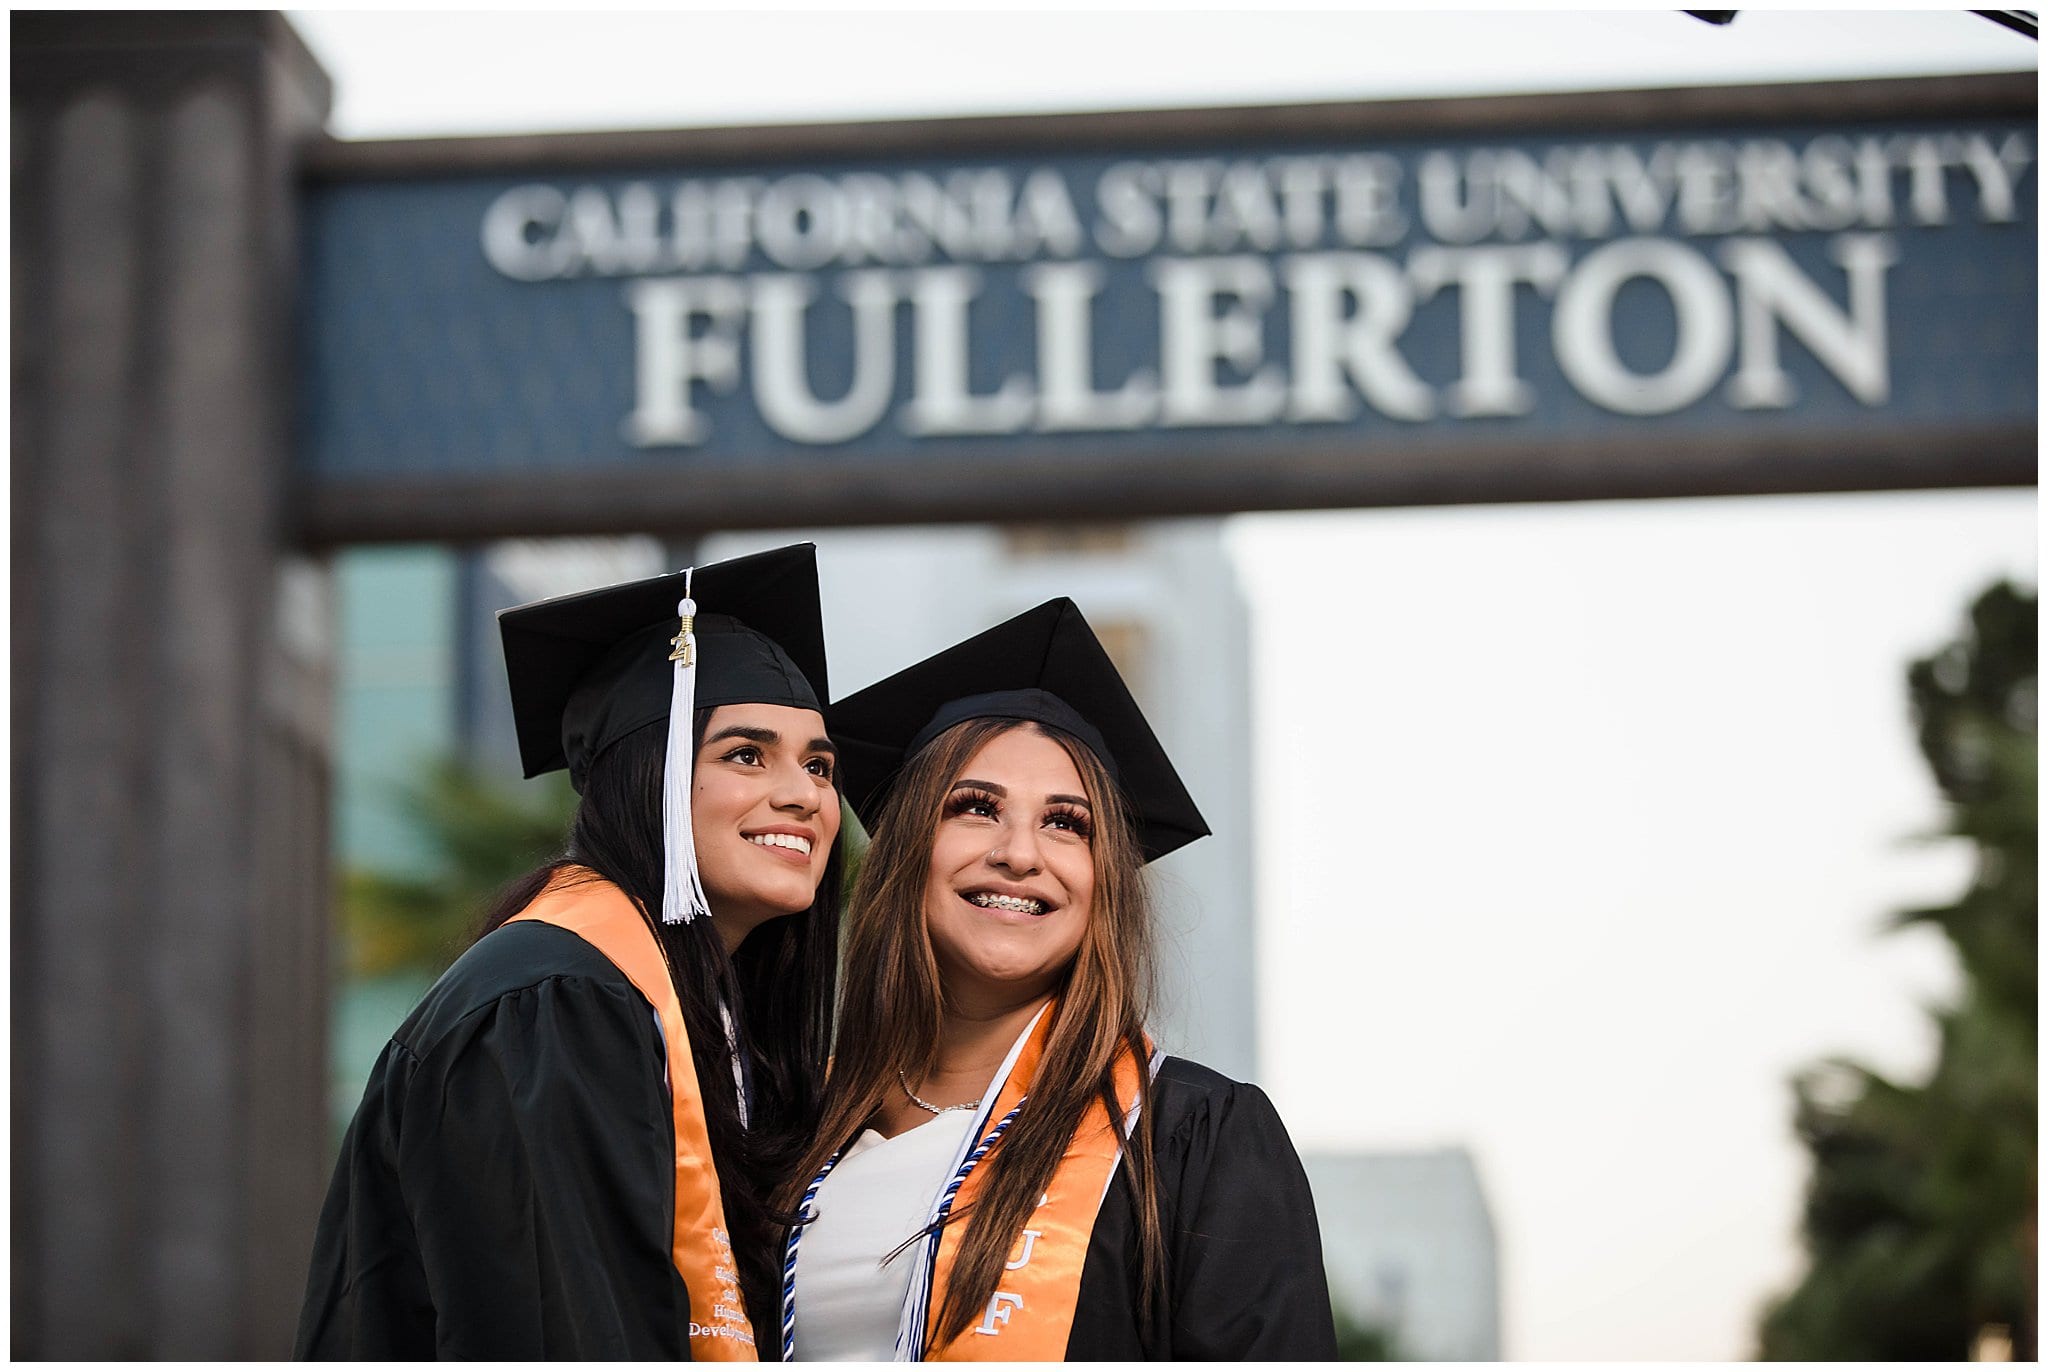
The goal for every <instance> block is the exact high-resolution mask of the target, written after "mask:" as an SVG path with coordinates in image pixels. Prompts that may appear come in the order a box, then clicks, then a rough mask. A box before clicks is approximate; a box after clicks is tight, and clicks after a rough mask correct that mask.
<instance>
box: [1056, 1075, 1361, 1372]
mask: <svg viewBox="0 0 2048 1372" xmlns="http://www.w3.org/2000/svg"><path fill="white" fill-rule="evenodd" d="M1152 1099H1153V1111H1152V1148H1153V1157H1154V1158H1155V1159H1156V1161H1157V1163H1158V1176H1159V1205H1160V1226H1161V1229H1162V1231H1163V1232H1164V1234H1165V1237H1166V1285H1167V1300H1166V1308H1165V1310H1164V1311H1160V1312H1157V1318H1148V1317H1145V1316H1144V1315H1143V1314H1142V1313H1141V1312H1142V1309H1143V1308H1142V1307H1141V1305H1140V1304H1139V1288H1138V1283H1139V1268H1138V1237H1137V1220H1136V1208H1135V1205H1134V1201H1133V1195H1132V1191H1131V1186H1130V1180H1129V1177H1128V1176H1127V1175H1126V1173H1125V1171H1124V1169H1123V1168H1121V1167H1119V1168H1118V1169H1117V1173H1116V1176H1115V1178H1114V1179H1113V1180H1112V1181H1111V1183H1110V1188H1109V1194H1108V1195H1107V1196H1105V1197H1104V1198H1103V1202H1102V1210H1101V1212H1100V1213H1099V1214H1098V1215H1097V1216H1096V1220H1095V1229H1094V1232H1093V1233H1092V1234H1091V1235H1090V1237H1089V1241H1088V1257H1087V1261H1086V1262H1085V1263H1084V1264H1083V1266H1082V1269H1081V1291H1080V1299H1079V1301H1078V1303H1077V1306H1076V1309H1075V1312H1074V1327H1073V1330H1072V1332H1071V1333H1070V1334H1069V1335H1068V1337H1067V1360H1068V1361H1069V1362H1080V1361H1099V1360H1106V1359H1112V1358H1115V1359H1133V1358H1147V1357H1150V1358H1175V1359H1183V1360H1194V1359H1214V1360H1229V1361H1243V1360H1247V1359H1256V1360H1261V1361H1267V1360H1272V1361H1278V1360H1283V1359H1334V1358H1335V1357H1336V1356H1337V1332H1336V1327H1335V1324H1334V1322H1333V1320H1332V1319H1331V1315H1330V1288H1329V1283H1328V1279H1327V1278H1326V1277H1325V1276H1324V1274H1323V1244H1322V1236H1321V1234H1320V1233H1319V1232H1318V1230H1317V1228H1316V1210H1315V1201H1314V1199H1313V1198H1312V1197H1311V1196H1310V1195H1309V1189H1308V1177H1307V1175H1306V1174H1305V1173H1304V1172H1303V1171H1302V1168H1301V1159H1300V1158H1299V1157H1298V1156H1296V1154H1295V1151H1294V1145H1293V1143H1292V1142H1290V1141H1289V1139H1288V1137H1287V1129H1286V1126H1285V1125H1283V1124H1281V1122H1280V1116H1279V1115H1278V1114H1277V1113H1276V1112H1275V1111H1274V1109H1273V1103H1272V1102H1271V1101H1269V1100H1267V1099H1266V1095H1265V1093H1264V1092H1263V1091H1261V1090H1259V1088H1258V1087H1256V1086H1248V1085H1244V1084H1242V1083H1239V1082H1234V1081H1231V1080H1230V1079H1229V1078H1227V1077H1225V1076H1222V1075H1221V1074H1219V1073H1216V1072H1212V1071H1210V1070H1209V1069H1208V1068H1206V1067H1203V1066H1200V1065H1198V1064H1196V1063H1192V1062H1187V1061H1185V1060H1183V1059H1180V1058H1168V1059H1166V1061H1165V1062H1164V1063H1163V1064H1161V1066H1160V1069H1159V1075H1158V1076H1157V1077H1155V1078H1154V1079H1153V1089H1152Z"/></svg>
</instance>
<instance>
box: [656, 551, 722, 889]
mask: <svg viewBox="0 0 2048 1372" xmlns="http://www.w3.org/2000/svg"><path fill="white" fill-rule="evenodd" d="M695 571H696V568H694V567H692V568H690V569H688V570H687V571H685V572H684V574H683V598H682V599H681V600H680V601H678V602H677V603H676V614H677V616H678V617H680V618H681V620H682V625H681V627H680V628H679V629H677V631H676V636H675V637H674V638H673V639H671V640H669V641H670V642H671V643H673V644H674V645H675V651H674V652H672V653H670V654H669V655H668V656H669V661H671V662H673V663H675V685H674V686H673V688H672V689H671V692H670V695H669V703H668V757H667V760H666V761H665V762H664V763H663V766H662V785H661V837H662V844H661V846H662V890H661V922H662V923H663V924H688V923H689V922H690V921H691V920H693V919H695V918H696V917H697V916H698V915H700V914H701V915H705V916H709V915H710V913H711V902H710V901H709V900H708V899H706V897H705V895H704V882H703V879H702V878H701V877H700V876H698V874H697V845H696V843H695V841H694V840H693V839H692V838H691V831H690V785H691V780H692V777H691V771H692V769H691V762H692V760H693V759H692V756H691V754H692V749H691V747H690V739H691V735H692V734H693V733H694V732H695V731H696V730H695V717H696V713H697V635H696V631H695V630H696V618H697V602H696V601H694V600H692V599H691V598H690V586H691V582H692V580H693V579H694V578H693V576H692V574H693V573H694V572H695Z"/></svg>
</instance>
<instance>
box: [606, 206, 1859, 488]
mask: <svg viewBox="0 0 2048 1372" xmlns="http://www.w3.org/2000/svg"><path fill="white" fill-rule="evenodd" d="M1828 255H1829V257H1830V259H1831V260H1832V261H1833V262H1835V263H1836V264H1837V265H1838V266H1839V267H1840V268H1841V278H1842V283H1843V284H1842V285H1841V286H1840V287H1837V286H1835V285H1834V284H1833V283H1823V282H1817V281H1815V280H1814V279H1813V278H1811V277H1810V276H1808V275H1807V274H1806V273H1805V271H1804V270H1803V269H1801V267H1800V266H1799V265H1798V264H1797V263H1796V262H1794V261H1793V259H1792V257H1791V255H1790V254H1789V253H1787V252H1786V251H1785V249H1784V248H1783V247H1782V246H1780V245H1779V244H1778V243H1776V242H1775V241H1773V240H1770V239H1761V238H1731V239H1728V240H1726V241H1725V242H1724V243H1723V244H1722V245H1721V247H1720V249H1719V251H1718V253H1717V254H1716V257H1715V258H1713V259H1710V258H1709V257H1708V256H1707V255H1706V254H1705V253H1703V252H1701V251H1700V250H1699V249H1698V248H1695V247H1692V246H1689V245H1688V244H1686V243H1684V242H1680V241H1677V240H1674V239H1666V238H1625V239H1621V240H1618V241H1616V242H1613V243H1608V244H1605V245H1603V246H1601V247H1598V248H1595V249H1594V250H1592V251H1591V252H1589V253H1587V254H1586V255H1585V256H1584V257H1582V258H1580V259H1579V260H1578V261H1577V262H1572V261H1571V260H1570V257H1569V255H1568V253H1567V252H1566V250H1565V249H1564V248H1563V247H1562V246H1561V245H1559V244H1556V243H1549V242H1539V243H1529V244H1523V245H1519V246H1505V247H1503V246H1482V247H1471V248H1441V247H1424V248H1418V249H1416V250H1415V251H1414V252H1413V253H1411V254H1410V255H1409V257H1408V259H1407V260H1406V262H1405V264H1404V263H1401V262H1397V261H1396V260H1394V259H1393V258H1390V257H1386V256H1383V255H1381V254H1377V253H1301V254H1283V255H1281V256H1279V257H1277V258H1272V259H1269V258H1265V257H1259V256H1251V255H1234V256H1230V257H1210V258H1181V257H1161V258H1155V259H1154V260H1153V261H1152V262H1150V263H1149V264H1147V275H1148V276H1149V278H1150V281H1151V284H1152V287H1153V297H1154V300H1155V302H1156V304H1157V308H1158V321H1159V322H1158V337H1157V352H1156V354H1155V356H1157V358H1158V359H1159V367H1158V371H1157V372H1156V373H1155V372H1154V371H1153V370H1152V369H1151V368H1149V367H1137V368H1133V369H1132V370H1131V371H1130V372H1129V374H1128V375H1126V376H1124V377H1122V378H1120V379H1118V380H1117V381H1116V382H1115V384H1113V385H1110V386H1103V385H1101V384H1100V381H1101V378H1100V377H1098V376H1097V374H1096V372H1097V368H1096V363H1095V338H1096V331H1097V327H1098V320H1097V319H1096V312H1095V310H1094V304H1095V301H1096V298H1097V296H1098V294H1099V292H1100V291H1101V288H1102V285H1103V282H1104V276H1105V269H1104V268H1103V267H1102V266H1101V264H1099V263H1089V262H1071V263H1041V264H1038V265H1036V266H1033V267H1031V268H1029V269H1027V271H1026V272H1025V273H1024V275H1023V277H1022V278H1021V281H1022V285H1023V287H1024V294H1025V296H1026V297H1027V298H1028V299H1029V301H1030V302H1031V304H1032V306H1033V315H1034V321H1035V322H1034V325H1033V328H1034V333H1035V341H1036V347H1035V357H1036V364H1037V365H1036V371H1035V373H1032V372H1026V371H1013V372H1011V373H1009V374H1007V375H1004V376H1001V377H1000V378H999V379H995V385H994V388H993V389H992V390H986V391H976V390H974V389H973V388H972V386H971V385H970V381H971V376H970V372H971V361H972V358H973V356H974V350H973V343H974V307H975V305H976V303H977V302H978V301H980V300H981V299H982V297H983V294H984V292H985V290H986V289H987V284H986V281H985V280H984V279H983V277H982V276H981V274H980V273H979V272H978V271H977V270H976V269H973V268H967V267H952V266H948V267H926V268H922V269H919V270H916V271H909V272H890V271H886V270H882V269H879V268H866V269H862V270H860V271H856V272H848V273H845V274H844V275H843V276H841V277H839V278H838V279H837V280H836V282H835V283H834V285H833V294H834V297H835V298H834V299H831V300H826V299H824V298H823V297H821V295H820V291H819V283H818V280H817V279H816V278H814V277H812V276H809V275H803V274H797V273H763V274H758V275H754V276H748V277H737V276H712V277H679V278H663V279H657V280H650V281H637V282H632V283H630V284H628V285H627V287H626V303H627V306H628V308H629V310H630V311H631V312H632V314H633V317H634V333H635V338H636V346H637V350H638V351H637V358H636V366H635V372H634V374H635V380H636V385H635V391H634V408H633V410H632V412H631V413H630V414H628V415H627V417H626V420H625V423H624V425H623V432H624V434H625V436H626V438H627V440H628V441H629V442H631V443H634V444H636V445H639V446H643V447H655V446H690V445H695V444H700V443H703V442H704V441H706V439H707V438H708V437H709V436H710V425H709V421H708V419H707V418H706V416H705V415H704V414H703V413H702V412H701V410H700V409H699V408H698V407H697V404H696V397H697V394H698V392H699V390H700V389H701V390H702V391H704V392H708V393H712V394H720V395H724V394H731V393H733V392H734V391H736V390H737V389H739V387H740V386H741V384H742V381H743V380H751V391H750V394H751V396H752V399H753V401H754V404H755V406H756V408H757V409H758V410H759V412H760V415H761V418H762V420H763V421H764V422H765V423H766V424H767V426H768V428H769V429H770V430H772V431H773V432H774V433H775V434H777V435H778V436H780V437H782V438H785V439H788V440H790V441H792V442H796V443H806V444H831V443H842V442H846V441H848V440H850V439H853V438H858V437H860V436H861V435H863V434H866V433H869V432H872V431H873V430H874V429H875V428H876V427H877V426H878V425H880V424H882V423H883V422H884V421H885V420H886V419H888V417H889V411H890V402H891V400H892V398H893V396H894V394H895V388H896V377H897V364H898V360H899V359H898V357H897V350H896V332H897V322H898V319H899V317H900V315H901V313H902V311H903V309H904V307H906V306H907V308H908V311H909V314H910V322H911V327H910V352H909V357H908V373H909V376H910V395H909V398H908V400H907V401H906V402H905V403H904V404H903V405H902V406H901V407H899V409H898V410H897V412H896V414H895V421H896V424H897V426H898V427H899V428H900V429H901V430H902V431H903V432H904V433H907V434H910V435H913V436H917V437H933V436H950V435H969V434H1010V433H1023V432H1041V433H1043V432H1082V431H1100V432H1115V431H1130V430H1137V429H1142V428H1147V427H1153V426H1158V427H1171V428H1179V427H1191V426H1198V425H1214V426H1224V425H1230V426H1243V425H1256V424H1267V423H1273V422H1286V423H1295V424H1318V423H1342V422H1345V421H1347V420H1351V419H1354V418H1356V417H1357V415H1358V414H1359V413H1360V412H1361V410H1370V411H1372V412H1373V413H1376V414H1379V415H1383V416H1385V417H1386V418H1388V419H1393V420H1399V421H1402V422H1406V423H1419V422H1422V421H1424V420H1427V419H1430V418H1432V417H1434V416H1436V415H1437V414H1439V413H1443V414H1449V415H1453V416H1456V417H1458V418H1476V417H1481V416H1499V417H1508V416H1514V415H1520V414H1526V413H1528V412H1529V411H1530V410H1531V409H1532V408H1533V407H1534V405H1535V392H1534V389H1533V388H1532V387H1531V385H1530V383H1529V382H1528V381H1527V380H1526V379H1525V378H1524V376H1523V375H1522V371H1521V359H1520V358H1519V357H1518V355H1517V352H1516V338H1517V336H1518V333H1519V332H1520V323H1519V321H1520V317H1521V314H1522V312H1523V311H1524V309H1525V308H1527V307H1526V306H1525V305H1524V304H1523V303H1522V302H1523V300H1524V298H1525V296H1526V297H1529V298H1533V299H1534V300H1537V301H1541V300H1544V299H1549V300H1552V301H1553V302H1554V304H1553V305H1552V307H1551V309H1550V341H1551V349H1552V353H1553V355H1554V357H1555V359H1556V362H1557V366H1558V369H1559V371H1561V372H1562V373H1563V375H1564V377H1565V380H1566V382H1567V383H1568V384H1569V385H1570V386H1571V387H1572V389H1573V390H1574V391H1575V392H1576V393H1577V394H1579V395H1580V396H1582V397H1583V398H1585V399H1586V400H1589V401H1591V402H1592V403H1593V404H1595V405H1598V406H1600V407H1601V408H1602V409H1605V410H1609V411H1612V412H1613V413H1616V414H1626V415H1659V414H1671V413H1673V412H1675V411H1677V410H1681V409H1684V408H1685V407H1686V406H1688V405H1692V404H1695V403H1697V402H1698V401H1700V400H1701V399H1702V398H1704V397H1705V396H1707V395H1708V394H1709V393H1711V392H1712V391H1713V390H1714V388H1715V386H1716V385H1717V384H1718V383H1721V382H1723V381H1724V380H1725V382H1726V383H1727V384H1726V389H1725V396H1726V399H1727V401H1728V403H1729V404H1730V405H1733V406H1735V407H1736V408H1738V409H1749V410H1763V409H1783V408H1785V407H1787V406H1789V405H1791V404H1793V403H1795V401H1796V400H1797V396H1796V394H1795V392H1794V387H1793V383H1792V379H1791V377H1790V375H1789V374H1788V373H1787V372H1786V370H1785V367H1784V362H1783V350H1784V340H1785V339H1787V338H1790V339H1793V340H1796V341H1797V342H1798V344H1799V345H1800V346H1801V347H1803V348H1804V349H1805V350H1806V351H1807V352H1808V353H1809V354H1811V355H1812V357H1813V358H1814V360H1815V361H1817V362H1818V363H1819V364H1820V365H1821V367H1822V369H1823V370H1825V371H1826V372H1827V373H1828V374H1829V375H1830V376H1832V377H1833V378H1834V379H1835V380H1836V381H1837V382H1838V383H1840V384H1841V386H1842V387H1843V389H1844V390H1846V391H1847V392H1848V393H1849V394H1850V395H1851V396H1853V397H1854V398H1855V399H1856V400H1857V401H1859V402H1861V403H1862V404H1864V405H1868V406H1878V405H1882V404H1884V403H1885V401H1886V400H1887V399H1888V398H1889V396H1890V394H1891V387H1890V378H1889V364H1888V355H1887V351H1886V339H1887V327H1886V309H1885V298H1886V294H1885V276H1886V270H1887V268H1888V267H1890V266H1891V264H1892V263H1893V262H1894V261H1896V259H1897V255H1898V249H1897V247H1896V245H1895V244H1894V243H1893V241H1892V239H1891V238H1890V237H1889V236H1888V235H1885V234H1843V235H1839V236H1837V237H1836V238H1834V239H1832V240H1830V242H1829V244H1828ZM1717 262H1718V265H1717ZM1276 268H1277V271H1276ZM1634 283H1642V285H1643V286H1645V287H1647V288H1650V289H1654V290H1655V291H1656V292H1658V294H1659V295H1660V296H1661V298H1662V300H1663V302H1664V304H1665V307H1666V309H1667V310H1668V313H1669V315H1670V317H1671V319H1672V321H1673V325H1672V328H1673V334H1672V349H1671V353H1670V355H1669V357H1668V358H1666V359H1664V360H1663V361H1662V362H1661V363H1660V364H1658V365H1656V366H1654V367H1648V368H1644V369H1635V368H1632V367H1631V366H1630V365H1629V363H1628V362H1627V361H1625V360H1624V358H1623V356H1622V353H1621V349H1620V347H1619V345H1618V344H1617V342H1616V338H1615V311H1616V306H1617V302H1618V300H1619V298H1620V296H1621V294H1622V292H1623V290H1624V289H1625V288H1628V287H1630V286H1631V285H1632V284H1634ZM1838 291H1842V292H1845V293H1846V296H1847V300H1846V303H1838V302H1837V292H1838ZM1439 295H1449V296H1453V297H1455V316H1456V319H1457V321H1458V326H1457V330H1456V338H1457V344H1458V348H1457V353H1458V361H1459V366H1458V370H1457V373H1456V375H1455V376H1453V377H1451V378H1450V379H1449V380H1448V381H1447V382H1445V383H1444V384H1442V385H1440V386H1432V385H1431V384H1430V383H1429V382H1427V381H1425V380H1424V379H1423V377H1422V375H1421V374H1420V373H1419V372H1418V371H1417V370H1416V368H1415V366H1414V365H1413V363H1412V362H1411V360H1410V358H1409V357H1408V356H1407V354H1406V353H1404V352H1403V350H1402V343H1403V338H1404V335H1405V334H1406V332H1407V331H1408V329H1409V328H1410V326H1411V324H1412V321H1413V319H1414V316H1415V313H1416V310H1417V308H1418V306H1419V305H1420V304H1422V303H1424V302H1426V301H1429V300H1431V299H1433V298H1435V297H1437V296H1439ZM828 308H829V309H834V310H839V311H843V312H845V313H846V314H847V315H849V316H850V327H851V332H852V337H853V346H852V348H851V349H850V351H849V354H848V355H849V356H850V359H851V363H852V377H851V380H850V382H849V383H848V384H847V386H846V389H845V390H844V392H843V393H841V394H838V395H836V396H826V395H821V394H820V393H819V390H818V388H817V387H816V385H815V384H814V383H813V380H812V378H811V375H810V370H809V367H810V362H809V360H808V359H809V358H810V356H811V350H810V348H809V339H810V335H811V330H812V328H813V325H814V323H815V316H816V315H817V313H818V312H819V311H821V310H824V309H828ZM1269 327H1270V328H1272V329H1278V328H1282V327H1284V328H1285V329H1286V331H1287V332H1286V336H1287V338H1288V339H1289V341H1290V347H1289V353H1288V360H1287V363H1286V364H1285V365H1284V366H1283V365H1282V364H1281V363H1280V362H1277V361H1274V360H1271V359H1269V358H1268V357H1267V356H1266V346H1267V344H1266V340H1267V337H1268V333H1269ZM743 334H745V335H746V337H747V339H748V341H749V347H750V350H751V363H752V365H751V375H750V377H747V378H743V377H742V369H741V365H740V358H741V355H742V335H743ZM1731 369H1732V370H1731Z"/></svg>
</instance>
